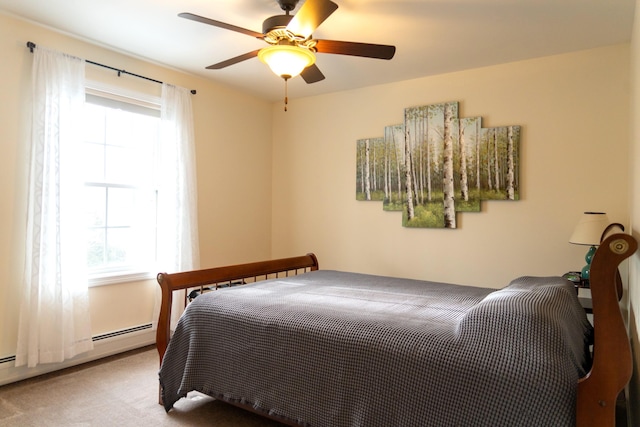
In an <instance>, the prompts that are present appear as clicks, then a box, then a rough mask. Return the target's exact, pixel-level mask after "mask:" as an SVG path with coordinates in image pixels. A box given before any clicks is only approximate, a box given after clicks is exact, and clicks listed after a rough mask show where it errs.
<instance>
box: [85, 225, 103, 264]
mask: <svg viewBox="0 0 640 427" xmlns="http://www.w3.org/2000/svg"><path fill="white" fill-rule="evenodd" d="M104 234H105V229H104V228H94V229H89V239H88V240H89V241H88V246H87V248H88V249H87V266H88V267H89V268H97V267H102V266H103V265H104V262H105V261H104V255H105V248H104V244H105V235H104Z"/></svg>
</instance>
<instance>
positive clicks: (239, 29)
mask: <svg viewBox="0 0 640 427" xmlns="http://www.w3.org/2000/svg"><path fill="white" fill-rule="evenodd" d="M178 16H179V17H180V18H185V19H190V20H192V21H198V22H202V23H203V24H208V25H213V26H214V27H218V28H224V29H225V30H231V31H235V32H238V33H242V34H246V35H248V36H251V37H255V38H257V39H263V38H264V34H262V33H258V32H256V31H252V30H247V29H246V28H242V27H236V26H235V25H231V24H227V23H224V22H220V21H215V20H213V19H209V18H205V17H204V16H199V15H194V14H193V13H187V12H184V13H179V14H178Z"/></svg>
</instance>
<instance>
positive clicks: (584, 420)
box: [576, 234, 638, 427]
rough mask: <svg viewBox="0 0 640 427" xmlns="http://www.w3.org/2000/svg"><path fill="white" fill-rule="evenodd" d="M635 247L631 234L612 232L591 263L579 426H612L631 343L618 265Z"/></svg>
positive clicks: (626, 375)
mask: <svg viewBox="0 0 640 427" xmlns="http://www.w3.org/2000/svg"><path fill="white" fill-rule="evenodd" d="M637 248H638V243H637V242H636V240H635V239H634V238H633V237H632V236H629V235H627V234H614V235H612V236H610V237H608V238H607V239H605V240H604V241H603V242H602V243H601V244H600V246H599V247H598V250H597V251H596V254H595V255H594V257H593V260H592V262H591V279H590V286H591V298H592V301H593V323H594V346H593V364H592V367H591V371H589V372H588V373H587V375H586V376H585V377H584V378H581V379H580V381H579V383H578V400H577V405H576V411H577V412H576V415H577V418H576V425H577V426H580V427H587V426H593V427H602V426H611V427H613V426H615V408H616V399H617V397H618V394H620V391H622V389H623V388H624V387H625V386H626V385H627V383H628V382H629V379H630V378H631V373H632V370H633V365H632V361H631V346H630V342H629V336H628V335H627V330H626V328H625V326H624V320H623V318H622V313H621V311H620V305H619V302H618V301H619V299H620V297H621V296H622V295H621V291H622V287H621V286H620V276H619V273H618V265H619V264H620V263H621V262H622V261H624V260H625V259H626V258H628V257H630V256H631V255H633V254H634V253H635V251H636V249H637Z"/></svg>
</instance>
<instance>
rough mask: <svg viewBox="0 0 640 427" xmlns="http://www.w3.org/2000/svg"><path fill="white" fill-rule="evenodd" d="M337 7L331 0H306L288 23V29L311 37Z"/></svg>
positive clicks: (298, 34) (296, 33)
mask: <svg viewBox="0 0 640 427" xmlns="http://www.w3.org/2000/svg"><path fill="white" fill-rule="evenodd" d="M337 8H338V5H337V4H335V3H334V2H332V1H331V0H306V1H305V2H304V4H303V5H302V7H301V8H300V10H298V12H297V13H296V14H295V15H294V16H293V18H292V19H291V22H289V24H288V25H287V30H289V31H291V32H292V33H293V34H295V35H297V36H303V37H305V38H306V37H309V36H311V33H313V32H314V31H315V29H316V28H318V26H319V25H320V24H322V23H323V22H324V21H325V19H327V18H328V17H329V16H330V15H331V14H332V13H333V12H335V10H336V9H337Z"/></svg>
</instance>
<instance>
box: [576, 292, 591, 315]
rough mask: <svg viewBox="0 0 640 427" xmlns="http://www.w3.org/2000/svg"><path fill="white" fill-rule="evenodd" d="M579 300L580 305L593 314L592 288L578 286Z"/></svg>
mask: <svg viewBox="0 0 640 427" xmlns="http://www.w3.org/2000/svg"><path fill="white" fill-rule="evenodd" d="M578 300H579V301H580V305H581V306H582V308H584V311H586V312H587V313H588V314H593V303H592V300H591V289H589V288H578Z"/></svg>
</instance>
